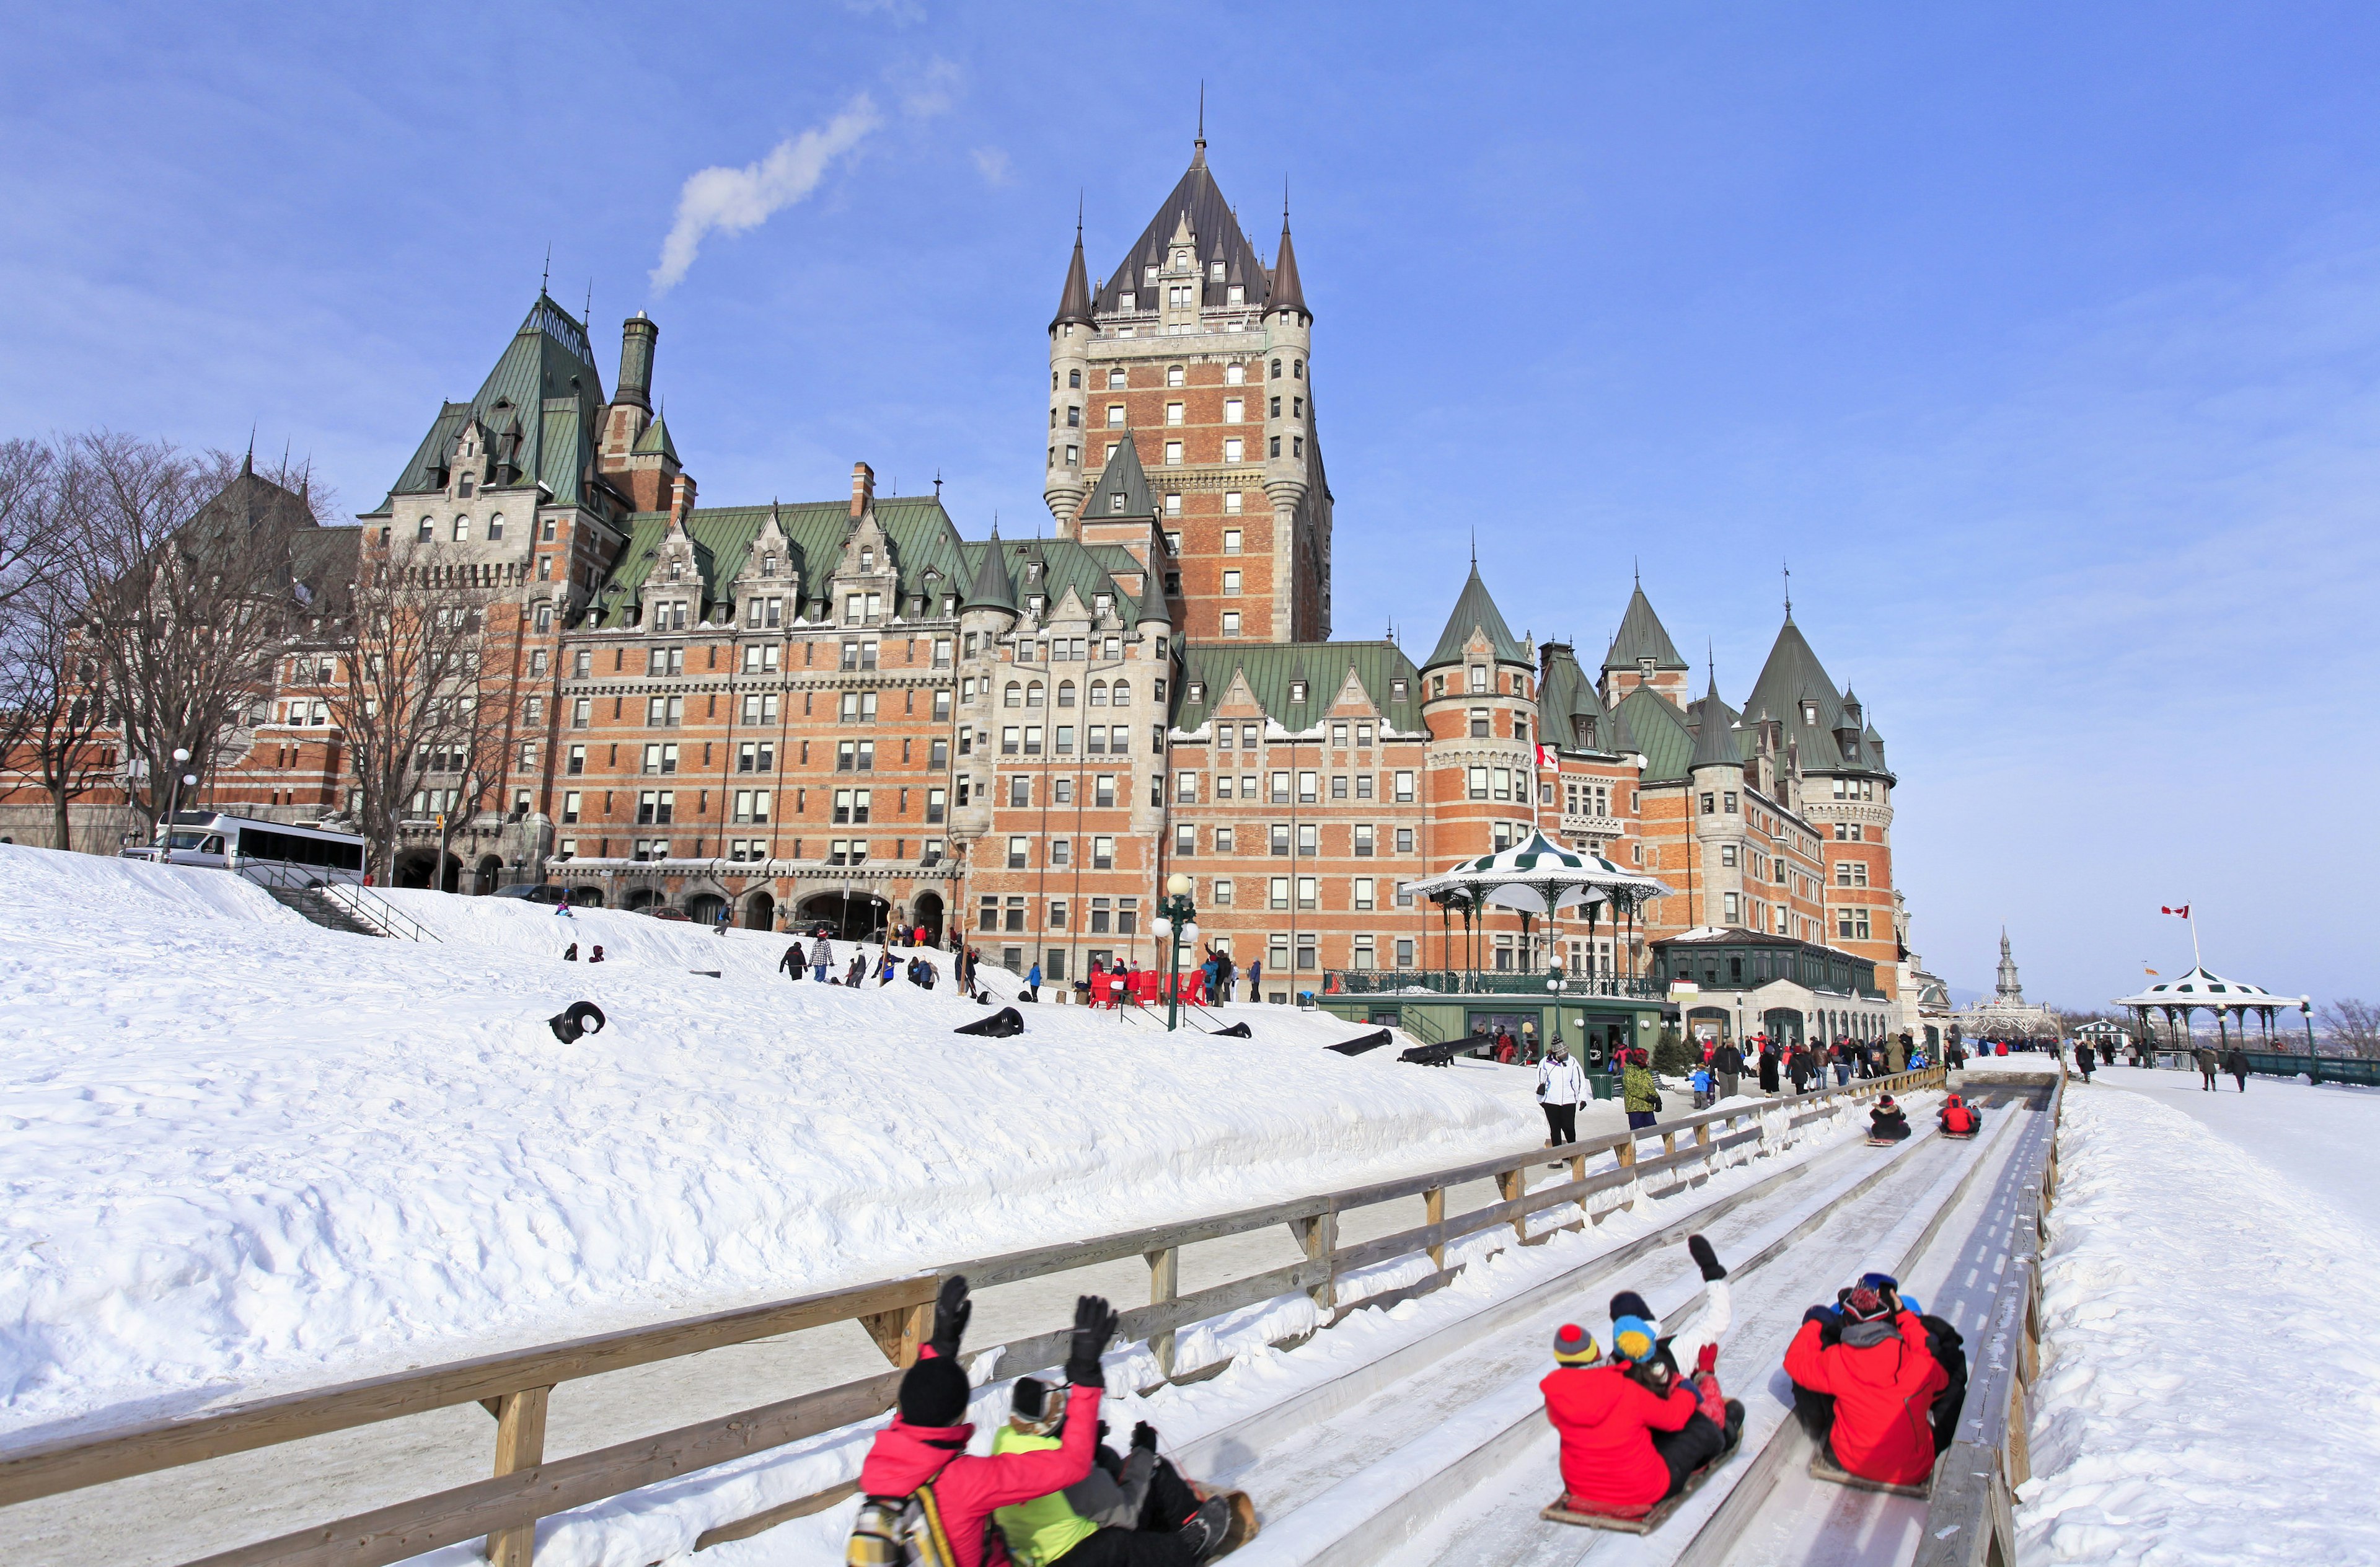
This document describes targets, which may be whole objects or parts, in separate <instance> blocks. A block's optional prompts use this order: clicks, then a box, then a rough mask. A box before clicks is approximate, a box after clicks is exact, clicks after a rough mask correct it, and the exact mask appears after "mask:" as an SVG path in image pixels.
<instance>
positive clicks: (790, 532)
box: [596, 496, 970, 625]
mask: <svg viewBox="0 0 2380 1567" xmlns="http://www.w3.org/2000/svg"><path fill="white" fill-rule="evenodd" d="M772 509H773V510H774V511H775V513H776V516H777V525H778V527H779V528H781V529H782V530H783V533H784V536H785V544H786V550H787V553H788V556H789V558H788V559H787V561H786V562H785V563H784V565H783V568H782V569H783V572H784V574H785V577H786V579H787V582H788V585H789V586H790V584H791V582H792V581H793V580H794V579H795V574H796V573H798V574H799V581H800V584H801V602H802V603H803V604H804V605H808V604H812V603H814V602H816V601H818V600H819V599H820V598H822V597H824V596H826V595H827V593H829V592H830V591H831V590H832V584H831V583H830V582H829V581H828V580H827V576H828V574H830V573H832V572H833V571H834V569H835V568H836V567H837V566H838V565H841V564H842V561H843V544H844V536H845V535H846V533H847V532H848V531H849V528H850V523H851V503H850V502H849V501H847V500H846V501H814V502H807V503H801V504H786V505H775V506H773V507H772V506H768V505H760V506H700V507H697V508H696V509H695V510H694V511H693V512H692V513H691V514H689V516H688V517H687V519H686V533H687V536H688V537H690V538H691V539H692V540H693V541H694V542H695V545H696V551H695V554H696V560H697V563H698V565H700V566H701V567H702V575H703V582H702V589H703V596H704V597H705V599H707V600H714V601H715V600H718V599H720V598H722V597H723V596H725V595H726V593H727V591H728V589H729V586H730V584H731V583H733V581H734V580H735V577H737V576H738V575H740V574H741V573H742V571H743V570H744V566H745V562H746V560H747V557H748V556H749V555H750V553H751V551H752V542H753V541H754V540H756V539H758V538H759V536H760V530H761V528H763V527H764V526H765V525H766V524H767V522H768V518H769V514H770V512H771V510H772ZM876 520H877V523H878V525H879V526H880V527H881V528H883V529H884V534H885V537H886V539H887V540H888V541H889V543H890V547H891V551H892V564H893V566H894V569H895V571H896V573H897V576H896V578H895V580H896V581H897V583H898V585H899V588H898V597H899V599H900V601H901V602H900V605H899V607H898V611H897V613H907V608H908V600H909V599H910V597H911V596H912V595H913V594H917V593H923V594H925V595H926V596H927V597H928V599H929V601H930V603H931V607H932V609H933V612H934V613H941V598H942V596H943V594H944V592H945V591H947V590H949V584H951V583H952V582H953V581H963V580H965V578H963V577H960V576H959V573H960V572H962V571H963V570H965V568H966V567H967V565H969V564H970V563H969V561H968V559H967V556H966V554H965V549H966V546H965V545H963V544H962V543H961V542H960V541H959V536H958V529H957V528H955V527H954V526H953V524H952V522H951V519H950V516H949V515H948V514H947V513H945V512H944V511H943V510H942V504H941V502H940V501H938V500H935V499H934V498H933V497H931V496H917V497H910V496H898V497H887V498H880V499H879V500H878V501H877V503H876ZM627 523H628V542H627V544H626V546H625V548H623V549H622V550H621V552H620V554H619V556H618V559H617V561H616V563H615V564H614V565H613V571H612V575H611V576H610V577H606V578H605V579H604V581H603V582H602V583H601V585H600V586H599V587H598V588H597V589H596V601H597V603H598V604H599V605H601V606H602V607H604V608H605V609H606V610H607V611H608V612H609V616H608V618H609V620H610V622H611V623H612V624H614V625H617V624H619V623H620V621H621V618H622V616H623V614H624V613H625V612H626V611H628V610H631V609H633V608H635V607H637V605H638V602H639V595H640V594H641V592H642V590H643V588H644V582H645V578H646V577H648V576H649V575H650V573H651V571H652V568H653V562H654V560H655V559H657V558H658V556H659V554H660V551H661V543H662V540H663V539H664V538H666V537H667V536H668V534H669V514H668V513H666V512H638V513H637V514H636V515H635V516H631V517H629V518H628V519H627ZM887 613H896V612H895V610H894V609H893V607H892V606H887Z"/></svg>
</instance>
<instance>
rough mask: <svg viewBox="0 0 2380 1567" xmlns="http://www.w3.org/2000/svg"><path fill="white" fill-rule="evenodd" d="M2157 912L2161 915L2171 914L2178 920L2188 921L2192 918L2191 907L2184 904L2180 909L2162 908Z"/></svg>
mask: <svg viewBox="0 0 2380 1567" xmlns="http://www.w3.org/2000/svg"><path fill="white" fill-rule="evenodd" d="M2157 912H2158V913H2160V914H2169V915H2171V916H2173V917H2175V918H2176V919H2188V918H2189V917H2190V905H2188V904H2184V905H2181V906H2180V908H2160V909H2158V911H2157Z"/></svg>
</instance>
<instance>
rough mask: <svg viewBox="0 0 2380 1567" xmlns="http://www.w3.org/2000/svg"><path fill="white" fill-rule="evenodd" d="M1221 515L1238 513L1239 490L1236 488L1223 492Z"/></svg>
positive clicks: (1235, 514) (1236, 514) (1237, 514)
mask: <svg viewBox="0 0 2380 1567" xmlns="http://www.w3.org/2000/svg"><path fill="white" fill-rule="evenodd" d="M1223 515H1224V516H1239V515H1240V492H1238V491H1237V490H1226V491H1224V492H1223Z"/></svg>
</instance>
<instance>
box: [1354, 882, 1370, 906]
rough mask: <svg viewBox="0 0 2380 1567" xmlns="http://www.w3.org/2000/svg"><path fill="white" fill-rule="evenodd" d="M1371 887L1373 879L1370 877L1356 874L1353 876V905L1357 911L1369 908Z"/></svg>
mask: <svg viewBox="0 0 2380 1567" xmlns="http://www.w3.org/2000/svg"><path fill="white" fill-rule="evenodd" d="M1372 888H1373V881H1372V879H1371V878H1370V877H1368V876H1358V877H1356V878H1355V893H1354V899H1355V905H1354V906H1355V908H1356V909H1357V911H1358V912H1363V911H1367V910H1369V909H1370V908H1371V906H1372Z"/></svg>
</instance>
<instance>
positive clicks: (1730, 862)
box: [1718, 844, 1735, 869]
mask: <svg viewBox="0 0 2380 1567" xmlns="http://www.w3.org/2000/svg"><path fill="white" fill-rule="evenodd" d="M1718 862H1719V864H1721V865H1723V866H1726V867H1729V868H1730V869H1732V868H1733V867H1734V865H1735V845H1734V844H1720V845H1719V846H1718Z"/></svg>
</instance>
